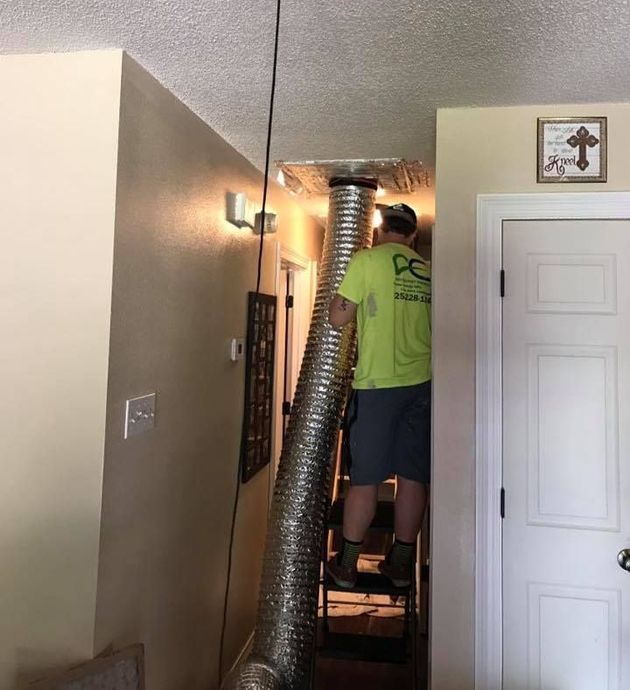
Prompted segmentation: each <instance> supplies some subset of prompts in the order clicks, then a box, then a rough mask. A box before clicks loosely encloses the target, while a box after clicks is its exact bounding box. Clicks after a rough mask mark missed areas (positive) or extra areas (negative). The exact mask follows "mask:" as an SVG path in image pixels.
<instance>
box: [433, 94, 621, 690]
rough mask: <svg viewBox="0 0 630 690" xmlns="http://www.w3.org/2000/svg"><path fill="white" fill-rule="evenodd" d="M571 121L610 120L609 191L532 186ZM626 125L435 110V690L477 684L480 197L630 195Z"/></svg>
mask: <svg viewBox="0 0 630 690" xmlns="http://www.w3.org/2000/svg"><path fill="white" fill-rule="evenodd" d="M570 115H606V116H608V130H609V167H608V180H609V182H608V183H607V184H592V183H591V184H555V185H550V184H544V185H540V184H536V119H537V117H547V116H558V117H559V116H570ZM629 123H630V104H594V105H593V104H591V105H588V106H585V105H569V106H533V107H513V108H479V109H446V110H440V111H438V118H437V163H436V190H437V197H436V218H437V223H436V228H435V234H434V249H433V272H434V321H433V329H434V331H433V347H434V379H435V392H434V396H435V399H434V463H435V467H434V479H433V554H432V565H433V574H432V580H433V595H432V597H433V637H432V686H431V687H432V690H467V689H468V688H472V687H473V677H474V676H473V674H474V630H473V627H474V609H473V607H474V567H475V559H474V552H475V541H474V520H475V485H474V481H475V451H474V449H475V407H474V404H475V398H474V395H475V232H476V226H475V223H476V219H475V204H476V197H477V195H478V194H483V193H517V192H519V193H520V192H553V191H556V192H569V191H581V192H584V191H601V192H603V191H616V190H617V191H618V190H628V189H630V166H628V163H627V161H628V159H629V156H630V140H629V139H628V136H627V130H628V124H629ZM453 420H457V422H456V423H454V421H453Z"/></svg>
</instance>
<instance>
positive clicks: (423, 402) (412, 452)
mask: <svg viewBox="0 0 630 690" xmlns="http://www.w3.org/2000/svg"><path fill="white" fill-rule="evenodd" d="M382 219H383V220H382V225H381V227H380V229H379V230H378V232H377V235H376V239H375V242H374V246H373V247H372V248H371V249H364V250H362V251H360V252H358V253H357V254H356V255H355V256H354V257H353V258H352V260H351V261H350V263H349V265H348V270H347V272H346V275H345V276H344V279H343V281H342V282H341V285H340V286H339V290H338V292H337V294H336V295H335V297H334V298H333V300H332V303H331V305H330V323H331V325H332V326H333V327H335V328H341V327H342V326H345V325H346V324H348V323H350V322H352V321H354V320H355V319H356V322H357V334H358V345H359V348H358V363H357V368H356V372H355V376H354V381H353V388H354V393H353V395H352V398H351V400H350V403H349V410H348V415H347V418H348V429H347V433H348V434H349V447H350V489H349V491H348V494H347V497H346V499H345V509H344V517H343V546H342V548H341V551H340V552H339V553H338V554H337V555H336V556H334V557H333V558H331V559H330V560H329V561H328V564H327V566H326V569H327V572H328V574H329V575H330V577H332V579H333V580H334V581H335V583H336V584H337V585H338V586H340V587H346V588H352V587H354V586H355V585H356V581H357V562H358V559H359V555H360V553H361V547H362V545H363V539H364V537H365V534H366V532H367V530H368V528H369V526H370V524H371V522H372V520H373V518H374V515H375V512H376V506H377V496H378V487H379V484H381V482H384V481H385V480H386V479H388V478H389V477H390V476H391V475H396V477H397V491H396V507H395V525H394V530H395V541H394V544H393V546H392V548H391V550H390V552H389V554H388V555H387V557H386V559H385V560H384V561H382V562H381V563H380V564H379V569H380V570H381V572H382V573H383V575H385V576H386V577H387V578H388V579H389V580H390V581H391V582H392V584H394V586H396V587H407V586H409V584H410V583H411V578H412V577H413V573H412V564H413V562H414V549H415V545H416V541H417V538H418V533H419V531H420V526H421V524H422V519H423V516H424V511H425V509H426V505H427V499H428V487H429V482H430V470H431V453H430V434H431V277H430V272H429V266H428V264H427V263H426V262H425V261H424V260H423V259H422V258H420V256H419V255H418V254H417V253H416V252H415V251H414V250H413V249H412V248H411V245H412V243H413V240H414V238H415V234H416V226H417V219H416V214H415V213H414V211H413V209H411V208H410V207H409V206H407V205H406V204H395V205H394V206H389V207H388V208H386V209H384V210H383V211H382Z"/></svg>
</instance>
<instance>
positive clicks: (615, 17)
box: [0, 0, 630, 166]
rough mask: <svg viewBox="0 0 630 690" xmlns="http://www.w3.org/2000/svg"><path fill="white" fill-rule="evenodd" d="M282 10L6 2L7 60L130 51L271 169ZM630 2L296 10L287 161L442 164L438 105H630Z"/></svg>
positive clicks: (286, 26)
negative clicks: (276, 32) (271, 106)
mask: <svg viewBox="0 0 630 690" xmlns="http://www.w3.org/2000/svg"><path fill="white" fill-rule="evenodd" d="M274 11H275V0H201V1H199V2H193V1H192V0H104V1H99V0H45V1H44V0H2V1H1V2H0V52H4V53H16V52H42V51H61V50H75V49H93V48H105V47H109V48H113V47H122V48H125V49H126V50H128V51H129V52H130V53H131V55H132V56H133V57H135V58H136V59H137V60H138V61H139V62H140V63H141V64H143V65H144V66H145V67H146V68H148V69H149V71H151V72H152V73H153V74H154V75H155V76H156V77H157V78H158V79H159V80H160V81H161V82H162V83H163V84H165V85H166V86H167V87H168V88H169V89H171V90H172V91H173V92H174V93H175V94H177V96H179V97H180V98H181V99H182V100H183V101H184V102H185V103H187V104H188V105H189V106H190V107H191V108H192V109H193V110H194V111H195V112H197V113H198V114H199V115H200V116H201V117H202V118H203V119H204V120H206V122H208V123H209V124H210V125H211V126H212V127H213V128H214V129H216V130H217V131H218V132H219V133H220V134H221V135H223V136H224V137H225V138H226V139H227V140H228V141H229V142H230V143H232V144H233V145H234V146H235V147H236V148H237V149H239V150H240V151H241V152H242V153H243V154H244V155H245V156H247V157H248V158H249V159H250V160H252V161H253V162H254V163H256V164H257V165H259V166H261V165H262V161H263V158H264V138H265V122H266V117H267V105H268V95H269V84H270V68H271V57H272V30H273V21H274ZM629 28H630V9H629V2H628V0H432V1H431V2H429V1H428V0H388V1H387V2H382V1H380V2H376V1H372V0H354V1H347V0H346V1H343V0H320V1H319V2H314V1H312V0H283V16H282V29H281V44H280V63H279V73H278V78H279V82H278V93H277V110H276V116H277V118H276V126H275V129H274V148H273V156H274V158H282V159H317V158H368V157H379V158H386V157H396V156H401V157H406V158H420V159H423V160H425V161H426V162H427V163H428V164H429V165H430V164H431V163H432V160H433V156H434V128H435V125H434V116H435V109H436V107H440V106H466V105H471V106H472V105H498V104H515V103H541V104H543V103H560V102H581V101H589V100H590V101H597V100H628V99H630V40H629V36H630V34H629V31H628V30H629Z"/></svg>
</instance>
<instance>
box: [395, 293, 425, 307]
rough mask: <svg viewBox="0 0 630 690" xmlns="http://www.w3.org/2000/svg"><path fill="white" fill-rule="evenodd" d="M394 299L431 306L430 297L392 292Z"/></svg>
mask: <svg viewBox="0 0 630 690" xmlns="http://www.w3.org/2000/svg"><path fill="white" fill-rule="evenodd" d="M394 299H397V300H403V301H405V302H423V303H424V304H431V295H419V294H418V293H413V292H398V291H395V292H394Z"/></svg>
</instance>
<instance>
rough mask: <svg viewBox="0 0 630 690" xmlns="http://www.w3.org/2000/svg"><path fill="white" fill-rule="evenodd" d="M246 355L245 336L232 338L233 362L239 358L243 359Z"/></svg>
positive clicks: (231, 352)
mask: <svg viewBox="0 0 630 690" xmlns="http://www.w3.org/2000/svg"><path fill="white" fill-rule="evenodd" d="M244 356H245V339H244V338H232V340H230V359H231V360H232V361H233V362H238V360H239V359H243V357H244Z"/></svg>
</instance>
